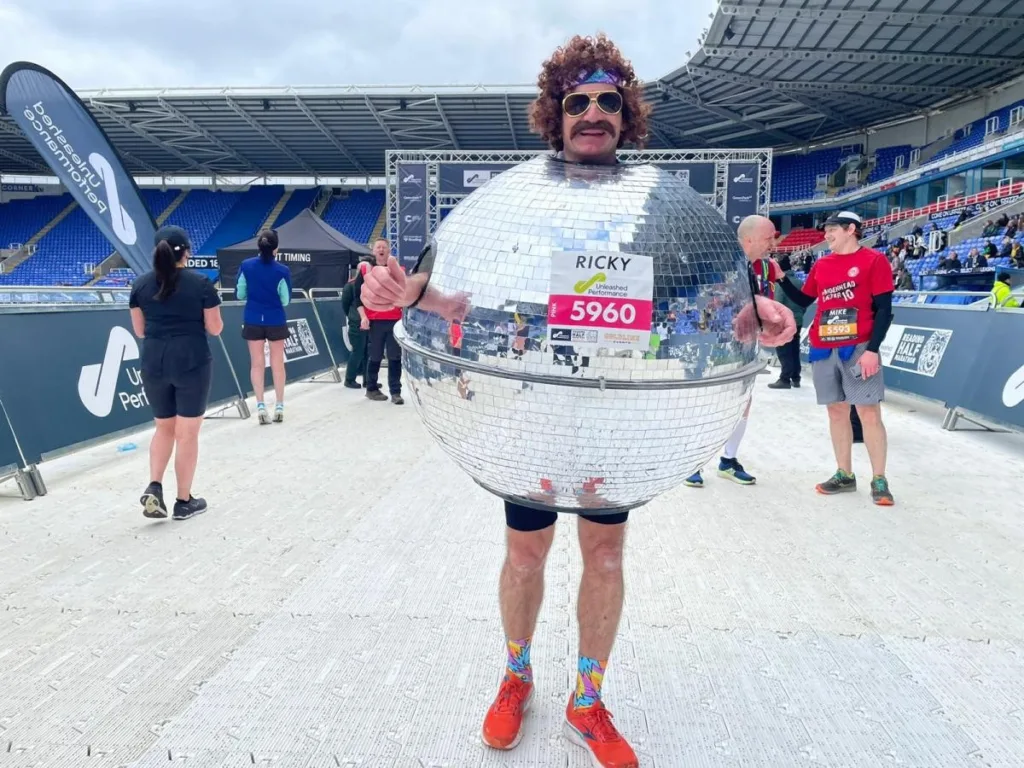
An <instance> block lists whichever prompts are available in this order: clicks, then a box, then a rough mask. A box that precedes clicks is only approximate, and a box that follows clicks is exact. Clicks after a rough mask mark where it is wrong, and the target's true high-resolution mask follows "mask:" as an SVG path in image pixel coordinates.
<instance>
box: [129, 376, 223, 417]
mask: <svg viewBox="0 0 1024 768" xmlns="http://www.w3.org/2000/svg"><path fill="white" fill-rule="evenodd" d="M212 382H213V364H212V363H206V364H205V365H203V366H201V367H199V368H193V369H192V370H191V371H186V372H185V373H177V374H172V375H169V376H168V375H164V376H152V375H149V376H147V375H146V373H145V371H143V373H142V386H143V389H144V390H145V392H146V397H147V398H148V399H149V407H150V408H151V409H152V410H153V417H154V418H157V419H171V418H174V417H175V416H184V417H186V418H196V417H198V416H202V415H203V414H205V413H206V405H207V403H208V402H209V399H210V385H211V383H212Z"/></svg>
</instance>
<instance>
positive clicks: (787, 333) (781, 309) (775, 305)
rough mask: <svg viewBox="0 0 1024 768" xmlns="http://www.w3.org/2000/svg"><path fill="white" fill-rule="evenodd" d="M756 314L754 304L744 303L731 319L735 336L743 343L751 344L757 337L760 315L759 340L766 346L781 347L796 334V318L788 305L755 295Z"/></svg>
mask: <svg viewBox="0 0 1024 768" xmlns="http://www.w3.org/2000/svg"><path fill="white" fill-rule="evenodd" d="M754 301H756V302H757V314H755V313H754V305H753V304H746V305H745V306H744V307H743V309H741V310H740V311H739V314H737V315H736V319H735V320H734V321H733V330H734V332H735V333H736V338H737V339H738V340H739V341H740V342H742V343H743V344H751V343H753V341H754V339H755V338H757V337H758V325H757V316H758V315H760V316H761V324H762V325H763V326H764V327H763V329H761V331H760V341H761V344H763V345H764V346H766V347H781V346H782V345H783V344H785V343H786V342H788V341H790V340H791V339H792V338H793V337H794V336H795V335H796V318H794V317H793V312H792V310H790V309H789V307H787V306H785V305H783V304H780V303H779V302H777V301H772V300H771V299H769V298H767V297H765V296H756V297H754Z"/></svg>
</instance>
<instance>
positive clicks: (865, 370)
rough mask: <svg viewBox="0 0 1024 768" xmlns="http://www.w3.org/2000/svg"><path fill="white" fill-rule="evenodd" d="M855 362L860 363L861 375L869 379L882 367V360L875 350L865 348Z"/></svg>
mask: <svg viewBox="0 0 1024 768" xmlns="http://www.w3.org/2000/svg"><path fill="white" fill-rule="evenodd" d="M857 362H858V363H859V364H860V373H861V376H863V377H864V378H865V379H870V378H871V377H872V376H874V375H875V374H876V373H878V371H879V370H881V368H882V361H881V360H879V358H878V353H877V352H869V351H867V350H865V351H864V353H863V354H862V355H861V356H860V359H859V360H858V361H857Z"/></svg>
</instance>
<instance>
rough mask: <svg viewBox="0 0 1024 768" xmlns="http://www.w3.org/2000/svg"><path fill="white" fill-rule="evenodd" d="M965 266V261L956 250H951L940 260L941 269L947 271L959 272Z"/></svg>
mask: <svg viewBox="0 0 1024 768" xmlns="http://www.w3.org/2000/svg"><path fill="white" fill-rule="evenodd" d="M962 268H963V262H961V261H960V256H959V255H958V254H957V252H956V251H950V252H949V255H948V256H946V257H945V258H943V259H942V260H941V261H940V262H939V269H941V270H945V271H946V272H959V271H960V270H961V269H962Z"/></svg>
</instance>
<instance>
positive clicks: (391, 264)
mask: <svg viewBox="0 0 1024 768" xmlns="http://www.w3.org/2000/svg"><path fill="white" fill-rule="evenodd" d="M405 284H406V276H405V272H404V271H403V270H402V267H401V265H400V264H399V263H398V259H396V258H395V257H394V256H388V264H387V266H386V267H380V266H373V267H371V268H370V269H368V270H367V271H366V274H365V275H363V287H362V291H361V293H360V295H359V299H360V301H362V302H363V306H364V307H366V308H368V309H372V310H373V311H375V312H386V311H388V310H389V309H394V308H395V307H402V306H405Z"/></svg>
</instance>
